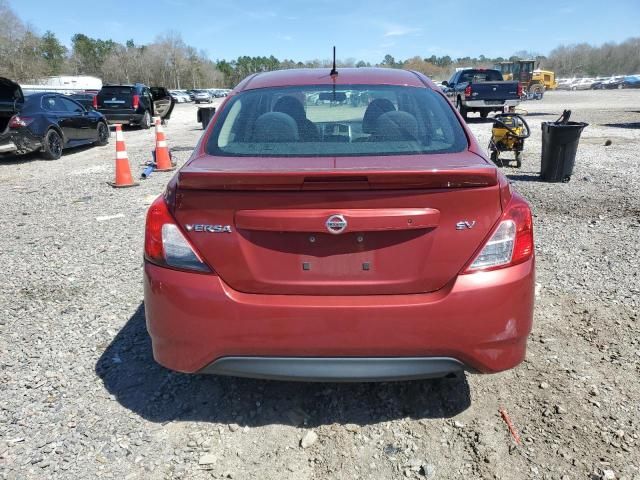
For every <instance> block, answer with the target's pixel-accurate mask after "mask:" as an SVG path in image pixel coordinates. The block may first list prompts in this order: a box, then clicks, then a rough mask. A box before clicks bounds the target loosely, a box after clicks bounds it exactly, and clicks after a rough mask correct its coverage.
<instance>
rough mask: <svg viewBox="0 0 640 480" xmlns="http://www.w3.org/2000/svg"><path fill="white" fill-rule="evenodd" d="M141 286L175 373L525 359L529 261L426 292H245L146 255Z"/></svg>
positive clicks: (455, 365) (391, 367) (318, 373)
mask: <svg viewBox="0 0 640 480" xmlns="http://www.w3.org/2000/svg"><path fill="white" fill-rule="evenodd" d="M144 288H145V311H146V319H147V328H148V331H149V334H150V336H151V339H152V344H153V354H154V357H155V359H156V360H157V361H158V362H159V363H160V364H162V365H164V366H165V367H167V368H170V369H173V370H178V371H182V372H205V373H218V374H228V375H238V376H249V377H260V378H283V379H284V378H288V379H305V380H313V379H331V380H340V379H342V380H363V379H365V380H381V379H384V380H389V379H407V378H423V377H429V376H437V375H446V374H447V373H449V372H452V371H457V370H461V369H467V370H472V371H478V372H483V373H492V372H498V371H501V370H506V369H509V368H512V367H514V366H516V365H517V364H519V363H520V362H521V361H522V360H523V359H524V356H525V351H526V340H527V336H528V334H529V332H530V330H531V325H532V318H533V302H534V261H533V260H530V261H528V262H526V263H523V264H521V265H517V266H515V267H511V268H507V269H503V270H496V271H493V272H482V273H475V274H471V275H461V276H459V277H458V278H456V279H455V281H453V282H451V284H449V285H448V286H447V287H445V288H443V289H441V290H440V291H438V292H433V293H428V294H413V295H371V296H364V295H362V296H305V295H256V294H246V293H242V292H238V291H236V290H233V289H231V288H230V287H229V286H228V285H226V284H225V283H224V282H222V281H221V279H220V278H219V277H217V276H215V275H202V274H197V273H186V272H179V271H175V270H171V269H167V268H163V267H158V266H156V265H153V264H150V263H146V264H145V275H144ZM237 357H245V358H246V357H249V358H246V359H244V360H241V359H238V358H237ZM263 357H266V358H263ZM347 359H349V360H348V361H346V360H347ZM351 362H356V363H351ZM349 365H351V366H349ZM354 365H357V368H355V367H354ZM341 372H342V378H341Z"/></svg>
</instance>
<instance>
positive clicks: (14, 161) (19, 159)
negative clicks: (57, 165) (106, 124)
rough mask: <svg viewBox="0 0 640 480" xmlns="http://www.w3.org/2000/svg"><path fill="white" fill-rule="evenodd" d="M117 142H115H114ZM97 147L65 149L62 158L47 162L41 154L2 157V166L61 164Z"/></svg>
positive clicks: (87, 146)
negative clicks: (74, 155)
mask: <svg viewBox="0 0 640 480" xmlns="http://www.w3.org/2000/svg"><path fill="white" fill-rule="evenodd" d="M114 141H115V140H114ZM94 147H96V146H95V145H80V146H77V147H69V148H65V149H64V150H63V151H62V158H60V159H58V160H46V159H44V158H42V153H41V152H31V153H25V154H24V155H0V166H3V165H20V164H21V163H27V162H33V161H38V160H40V161H43V162H59V161H61V160H62V159H63V158H64V157H66V156H69V155H72V154H74V153H81V152H84V151H86V150H90V149H92V148H94Z"/></svg>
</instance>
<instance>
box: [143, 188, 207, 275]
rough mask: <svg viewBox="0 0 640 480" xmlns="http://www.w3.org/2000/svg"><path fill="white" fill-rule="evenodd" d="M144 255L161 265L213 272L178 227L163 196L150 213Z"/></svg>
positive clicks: (150, 208) (150, 209)
mask: <svg viewBox="0 0 640 480" xmlns="http://www.w3.org/2000/svg"><path fill="white" fill-rule="evenodd" d="M144 256H145V258H146V259H147V260H149V261H150V262H153V263H156V264H158V265H163V266H169V267H173V268H178V269H180V270H194V271H198V272H211V269H210V268H209V267H208V266H207V264H206V263H204V262H203V261H202V259H201V258H200V256H199V255H198V253H197V252H196V251H195V249H194V248H193V246H192V245H191V244H190V243H189V240H187V238H186V237H185V236H184V234H183V233H182V231H181V229H180V227H179V226H178V225H177V224H176V221H175V219H174V218H173V216H172V215H171V213H170V212H169V209H168V208H167V204H166V202H165V200H164V197H162V196H160V197H158V198H157V199H156V200H155V201H154V202H153V203H152V204H151V206H150V207H149V211H148V212H147V224H146V229H145V236H144Z"/></svg>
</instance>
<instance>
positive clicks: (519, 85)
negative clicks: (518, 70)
mask: <svg viewBox="0 0 640 480" xmlns="http://www.w3.org/2000/svg"><path fill="white" fill-rule="evenodd" d="M518 96H519V97H521V96H522V84H521V83H518Z"/></svg>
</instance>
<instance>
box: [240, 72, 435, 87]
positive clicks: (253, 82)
mask: <svg viewBox="0 0 640 480" xmlns="http://www.w3.org/2000/svg"><path fill="white" fill-rule="evenodd" d="M337 70H338V75H337V76H335V85H399V86H400V85H401V86H409V87H422V88H425V87H426V88H433V86H434V85H433V82H431V80H429V79H428V78H427V77H426V76H424V75H422V74H420V73H417V72H412V71H409V70H400V69H396V68H338V69H337ZM330 71H331V69H330V68H300V69H290V70H275V71H272V72H262V73H256V74H254V75H252V76H250V77H247V78H245V79H244V80H243V81H242V82H240V83H239V84H238V86H237V87H236V90H237V91H243V90H253V89H257V88H268V87H288V86H296V85H333V84H334V78H333V77H332V76H331V75H329V73H330Z"/></svg>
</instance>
